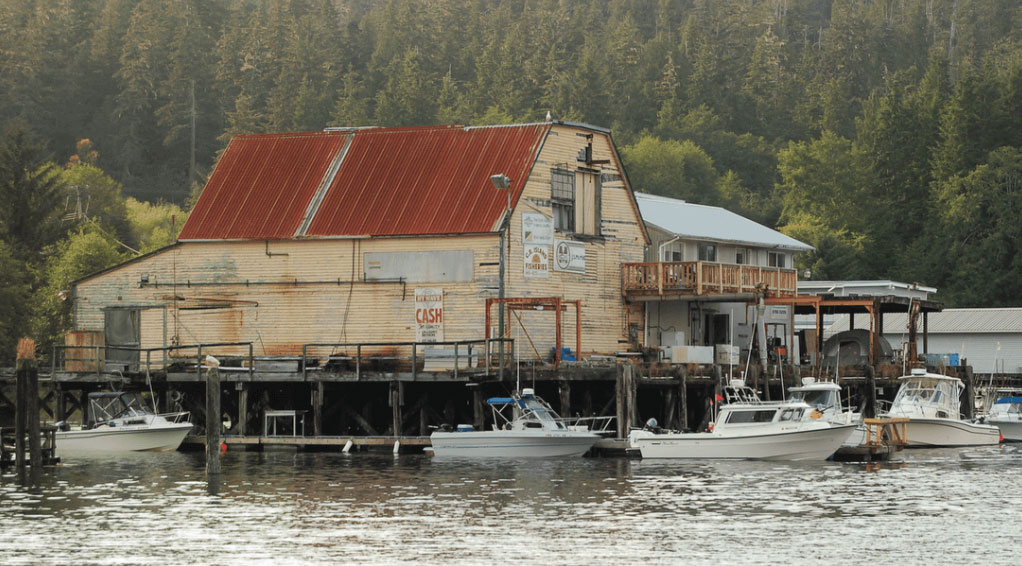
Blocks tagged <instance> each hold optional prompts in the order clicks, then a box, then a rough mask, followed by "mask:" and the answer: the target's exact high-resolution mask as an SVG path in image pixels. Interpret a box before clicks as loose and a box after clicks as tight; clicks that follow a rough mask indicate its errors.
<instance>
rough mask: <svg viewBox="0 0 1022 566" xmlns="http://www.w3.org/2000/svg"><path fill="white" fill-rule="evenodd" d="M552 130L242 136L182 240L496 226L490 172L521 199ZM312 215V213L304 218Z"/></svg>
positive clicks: (499, 197)
mask: <svg viewBox="0 0 1022 566" xmlns="http://www.w3.org/2000/svg"><path fill="white" fill-rule="evenodd" d="M549 128H550V125H549V124H522V125H510V126H489V127H476V128H466V127H462V126H427V127H412V128H374V129H364V130H357V131H326V132H320V133H312V134H277V135H253V136H239V137H236V138H234V139H233V140H232V141H231V143H230V145H228V148H227V151H225V152H224V156H223V157H222V158H221V160H220V163H218V164H217V167H216V170H215V171H214V173H213V176H212V177H210V180H209V182H208V183H207V184H206V188H205V189H204V190H203V193H202V196H201V197H200V198H199V201H198V202H197V203H196V205H195V209H194V210H193V212H192V214H191V216H189V218H188V222H187V223H186V224H185V227H184V230H183V231H182V233H181V236H180V238H179V239H181V240H197V239H285V238H293V237H313V238H328V237H341V236H391V235H431V234H465V233H480V232H490V231H493V230H495V229H496V228H497V223H498V222H499V221H500V219H501V218H502V216H503V213H504V209H505V207H506V203H507V194H506V193H505V192H504V191H501V190H497V189H494V188H493V185H492V184H491V183H490V176H491V175H495V174H504V175H507V176H508V177H509V178H510V179H511V187H510V191H511V205H512V207H513V206H515V204H516V203H517V201H518V198H519V196H520V195H521V191H522V188H523V187H524V185H525V180H526V178H527V177H528V175H529V172H530V171H531V169H532V166H533V163H534V162H535V160H536V156H537V155H538V154H539V149H540V147H541V146H542V143H543V140H544V139H545V136H546V133H547V131H548V130H549ZM347 136H351V139H350V143H349V144H348V145H347V146H345V141H346V140H347ZM236 144H237V147H236ZM335 160H340V163H339V166H338V165H337V164H336V163H334V161H335ZM332 163H333V166H331V164H332ZM252 169H257V171H252ZM335 169H336V174H334V171H335ZM327 183H329V185H327ZM324 189H325V190H324ZM307 213H311V218H310V219H308V220H306V221H305V222H303V219H305V217H306V214H307Z"/></svg>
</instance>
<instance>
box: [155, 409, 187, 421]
mask: <svg viewBox="0 0 1022 566" xmlns="http://www.w3.org/2000/svg"><path fill="white" fill-rule="evenodd" d="M188 413H189V411H177V412H174V413H159V414H157V415H156V416H158V417H163V418H164V419H165V420H166V421H167V422H171V423H182V422H187V421H188Z"/></svg>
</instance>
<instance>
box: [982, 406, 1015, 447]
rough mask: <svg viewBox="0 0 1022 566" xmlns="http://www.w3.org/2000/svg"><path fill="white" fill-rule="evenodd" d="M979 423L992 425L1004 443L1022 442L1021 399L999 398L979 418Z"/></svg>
mask: <svg viewBox="0 0 1022 566" xmlns="http://www.w3.org/2000/svg"><path fill="white" fill-rule="evenodd" d="M980 422H983V423H987V424H992V425H994V426H996V427H997V428H998V429H1000V431H1001V436H1002V437H1003V438H1004V440H1005V441H1006V442H1022V397H1020V396H1011V397H1001V398H999V399H998V400H997V401H995V402H994V404H993V405H992V406H991V407H990V411H989V412H988V413H987V414H986V415H985V416H983V417H981V418H980Z"/></svg>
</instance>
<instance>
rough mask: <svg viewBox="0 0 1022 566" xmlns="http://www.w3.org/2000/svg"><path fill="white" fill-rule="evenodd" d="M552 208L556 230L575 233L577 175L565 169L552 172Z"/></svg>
mask: <svg viewBox="0 0 1022 566" xmlns="http://www.w3.org/2000/svg"><path fill="white" fill-rule="evenodd" d="M550 206H551V207H552V208H553V213H554V230H557V231H558V232H574V231H575V173H574V172H573V171H565V170H564V169H554V170H553V171H551V172H550Z"/></svg>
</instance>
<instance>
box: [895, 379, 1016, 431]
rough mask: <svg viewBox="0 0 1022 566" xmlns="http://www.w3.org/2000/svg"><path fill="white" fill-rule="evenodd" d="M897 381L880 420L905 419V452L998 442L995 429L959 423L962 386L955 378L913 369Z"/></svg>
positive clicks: (977, 424)
mask: <svg viewBox="0 0 1022 566" xmlns="http://www.w3.org/2000/svg"><path fill="white" fill-rule="evenodd" d="M899 380H900V381H901V387H900V388H899V389H898V394H897V395H896V396H895V397H894V402H892V403H891V408H890V410H889V411H887V413H885V414H884V415H883V416H885V417H906V418H908V419H909V422H908V423H907V425H906V435H907V437H908V444H907V446H908V447H909V448H924V447H937V446H945V447H953V446H982V445H990V444H997V443H999V442H1000V441H1001V432H1000V430H999V429H998V428H997V427H996V426H993V425H988V424H980V423H974V422H969V421H967V420H964V419H962V416H961V413H960V412H959V409H960V406H961V395H962V391H963V390H964V389H965V385H964V384H962V380H960V379H958V378H957V377H950V376H947V375H940V374H936V373H927V371H926V370H924V369H913V370H912V373H911V375H905V376H902V377H901V378H899Z"/></svg>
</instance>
